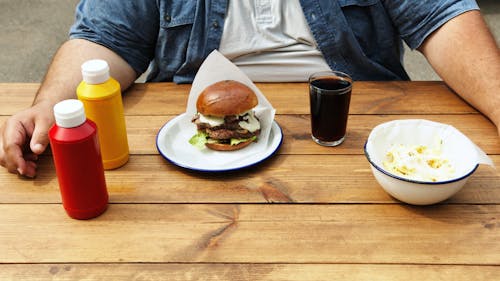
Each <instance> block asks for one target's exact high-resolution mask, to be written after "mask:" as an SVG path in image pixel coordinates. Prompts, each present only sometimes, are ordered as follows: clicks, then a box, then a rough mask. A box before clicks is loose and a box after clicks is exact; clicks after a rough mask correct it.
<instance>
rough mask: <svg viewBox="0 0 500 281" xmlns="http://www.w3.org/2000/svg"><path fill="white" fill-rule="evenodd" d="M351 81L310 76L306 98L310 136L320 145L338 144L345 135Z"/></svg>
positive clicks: (333, 77)
mask: <svg viewBox="0 0 500 281" xmlns="http://www.w3.org/2000/svg"><path fill="white" fill-rule="evenodd" d="M351 89H352V80H350V79H347V80H346V79H345V78H343V77H335V76H329V77H317V78H314V77H313V78H311V80H310V84H309V97H310V107H311V129H312V135H313V139H315V141H316V142H318V143H319V144H322V145H331V146H334V145H338V144H340V143H341V142H342V141H343V140H344V137H345V134H346V127H347V117H348V115H349V103H350V101H351Z"/></svg>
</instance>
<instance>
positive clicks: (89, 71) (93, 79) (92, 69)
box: [82, 59, 109, 85]
mask: <svg viewBox="0 0 500 281" xmlns="http://www.w3.org/2000/svg"><path fill="white" fill-rule="evenodd" d="M82 76H83V81H85V83H87V84H92V85H94V84H102V83H104V82H106V81H108V79H109V66H108V63H107V62H106V61H105V60H99V59H95V60H88V61H86V62H84V63H83V64H82Z"/></svg>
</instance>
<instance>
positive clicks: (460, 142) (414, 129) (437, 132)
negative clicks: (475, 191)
mask: <svg viewBox="0 0 500 281" xmlns="http://www.w3.org/2000/svg"><path fill="white" fill-rule="evenodd" d="M438 139H440V140H442V141H443V145H442V147H441V148H442V156H443V157H444V158H446V159H449V160H450V163H452V164H453V165H454V166H455V169H456V172H457V177H460V176H461V175H465V174H467V173H468V172H470V171H471V170H473V169H474V168H475V167H476V165H478V164H486V165H489V166H492V167H494V164H493V161H492V160H491V158H489V157H488V155H486V153H485V152H484V151H483V150H481V148H479V147H478V146H477V145H476V144H474V143H473V142H472V141H471V140H470V139H469V138H468V137H467V136H465V135H464V134H463V133H461V132H460V131H459V130H457V129H456V128H455V127H453V126H451V125H447V124H442V123H438V122H433V121H428V120H424V119H407V120H395V121H390V122H386V123H383V124H380V125H378V126H376V127H375V128H374V129H373V130H372V132H371V133H370V135H369V137H368V140H367V142H366V151H367V152H368V153H369V154H370V159H371V160H372V161H373V162H374V163H375V164H377V165H378V166H379V167H383V165H382V161H383V160H384V159H385V156H386V153H387V151H388V150H389V148H390V147H391V146H392V145H398V144H403V145H425V146H427V147H434V146H435V145H436V140H438Z"/></svg>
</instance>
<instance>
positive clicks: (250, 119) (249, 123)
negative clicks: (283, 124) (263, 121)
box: [238, 111, 260, 132]
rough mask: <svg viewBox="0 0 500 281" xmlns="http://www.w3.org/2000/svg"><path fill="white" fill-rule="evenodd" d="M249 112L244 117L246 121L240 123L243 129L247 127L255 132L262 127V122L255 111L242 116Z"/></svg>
mask: <svg viewBox="0 0 500 281" xmlns="http://www.w3.org/2000/svg"><path fill="white" fill-rule="evenodd" d="M247 113H248V115H247V116H245V117H243V118H244V121H240V122H239V123H238V124H239V125H240V127H242V128H243V129H247V130H248V131H250V132H255V131H257V130H259V129H260V122H259V120H258V119H257V118H256V117H255V115H254V112H253V111H248V112H245V113H243V114H242V115H240V116H244V115H245V114H247Z"/></svg>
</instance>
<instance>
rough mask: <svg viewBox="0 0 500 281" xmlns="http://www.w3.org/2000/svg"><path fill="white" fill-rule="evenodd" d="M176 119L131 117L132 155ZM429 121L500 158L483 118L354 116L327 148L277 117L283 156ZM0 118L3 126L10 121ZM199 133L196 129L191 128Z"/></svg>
mask: <svg viewBox="0 0 500 281" xmlns="http://www.w3.org/2000/svg"><path fill="white" fill-rule="evenodd" d="M174 117H175V116H173V115H166V116H127V117H126V123H127V132H128V139H129V146H130V153H131V154H157V153H158V150H157V149H156V136H157V134H158V131H159V130H160V128H161V127H162V126H163V125H164V124H165V123H167V122H168V121H170V120H171V119H172V118H174ZM415 118H417V119H418V118H425V119H427V120H431V121H436V122H442V123H445V124H450V125H452V126H454V127H456V128H457V129H458V130H460V131H461V132H462V133H464V134H465V135H466V136H468V137H469V138H470V139H471V140H472V141H473V142H474V143H475V144H477V145H478V146H479V147H480V148H481V149H483V150H484V151H485V152H486V153H488V154H500V138H499V137H498V133H497V131H496V128H495V126H494V125H493V123H491V122H490V121H489V120H488V119H486V118H485V117H484V116H483V115H479V114H465V115H430V116H421V115H381V116H370V115H350V116H349V120H348V132H347V134H348V135H347V138H346V141H345V142H344V143H343V144H342V145H341V146H338V147H335V148H331V147H323V146H319V145H317V144H315V143H314V142H313V141H312V140H311V137H310V119H309V115H276V122H278V124H279V125H280V127H281V128H282V130H283V134H284V141H283V145H282V147H281V149H280V150H279V152H278V153H280V154H291V153H293V154H363V153H364V152H363V146H364V143H365V142H366V139H367V138H368V135H369V134H370V131H371V130H372V129H373V128H374V127H375V126H377V125H378V124H381V123H384V122H388V121H392V120H396V119H415ZM6 119H7V117H6V116H0V124H1V123H3V122H4V120H6ZM188 129H190V130H192V131H193V134H194V132H195V127H194V125H193V126H192V127H191V128H188Z"/></svg>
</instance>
